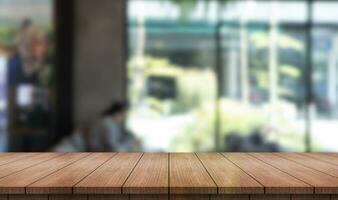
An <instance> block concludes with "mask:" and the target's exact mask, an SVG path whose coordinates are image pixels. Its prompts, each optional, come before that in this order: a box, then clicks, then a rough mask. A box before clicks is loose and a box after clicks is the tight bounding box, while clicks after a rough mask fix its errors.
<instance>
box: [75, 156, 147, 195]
mask: <svg viewBox="0 0 338 200" xmlns="http://www.w3.org/2000/svg"><path fill="white" fill-rule="evenodd" d="M141 156H142V153H118V154H117V155H115V156H114V157H112V158H111V159H110V160H109V161H108V162H106V163H105V164H103V165H102V166H101V167H99V168H98V169H97V170H95V172H93V173H92V174H90V175H89V176H88V177H86V178H85V179H83V180H82V181H81V182H80V183H78V184H77V185H76V186H75V187H74V193H78V194H121V193H122V186H123V184H124V183H125V181H126V180H127V178H128V176H129V175H130V173H131V172H132V170H133V169H134V167H135V165H136V163H137V162H138V161H139V159H140V157H141Z"/></svg>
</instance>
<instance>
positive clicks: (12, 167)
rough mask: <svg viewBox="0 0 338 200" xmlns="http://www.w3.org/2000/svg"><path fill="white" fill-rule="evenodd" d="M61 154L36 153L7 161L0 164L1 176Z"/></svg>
mask: <svg viewBox="0 0 338 200" xmlns="http://www.w3.org/2000/svg"><path fill="white" fill-rule="evenodd" d="M60 155H61V154H57V153H43V154H34V155H32V156H27V157H25V158H23V159H20V160H17V161H14V162H11V163H7V164H5V165H1V166H0V178H3V177H5V176H9V175H11V174H13V173H15V172H19V171H21V170H24V169H26V168H29V167H31V166H34V165H37V164H39V163H42V162H44V161H47V160H49V159H52V158H54V157H57V156H60Z"/></svg>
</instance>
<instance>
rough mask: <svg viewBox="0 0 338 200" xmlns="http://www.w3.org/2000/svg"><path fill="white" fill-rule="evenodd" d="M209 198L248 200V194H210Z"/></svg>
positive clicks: (212, 199) (213, 199)
mask: <svg viewBox="0 0 338 200" xmlns="http://www.w3.org/2000/svg"><path fill="white" fill-rule="evenodd" d="M210 200H250V197H249V195H229V194H227V195H211V197H210Z"/></svg>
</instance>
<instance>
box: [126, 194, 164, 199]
mask: <svg viewBox="0 0 338 200" xmlns="http://www.w3.org/2000/svg"><path fill="white" fill-rule="evenodd" d="M168 199H169V196H168V195H165V194H157V195H156V194H155V195H151V194H141V195H138V194H132V195H130V200H168Z"/></svg>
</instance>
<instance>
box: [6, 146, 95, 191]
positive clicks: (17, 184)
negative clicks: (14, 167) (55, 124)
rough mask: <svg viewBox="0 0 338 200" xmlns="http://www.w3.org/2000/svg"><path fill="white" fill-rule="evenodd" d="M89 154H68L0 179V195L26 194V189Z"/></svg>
mask: <svg viewBox="0 0 338 200" xmlns="http://www.w3.org/2000/svg"><path fill="white" fill-rule="evenodd" d="M88 155H89V154H88V153H81V154H79V153H67V154H64V155H61V156H57V157H55V158H52V159H50V160H48V161H45V162H42V163H40V164H37V165H35V166H32V167H29V168H26V169H24V170H22V171H19V172H17V173H14V174H12V175H9V176H6V177H4V178H2V179H0V193H8V194H24V193H25V187H26V186H28V185H29V184H32V183H34V182H35V181H37V180H39V179H41V178H43V177H45V176H47V175H50V174H52V173H53V172H55V171H57V170H59V169H61V168H63V167H65V166H67V165H69V164H71V163H73V162H75V161H77V160H79V159H81V158H83V157H85V156H88Z"/></svg>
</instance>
